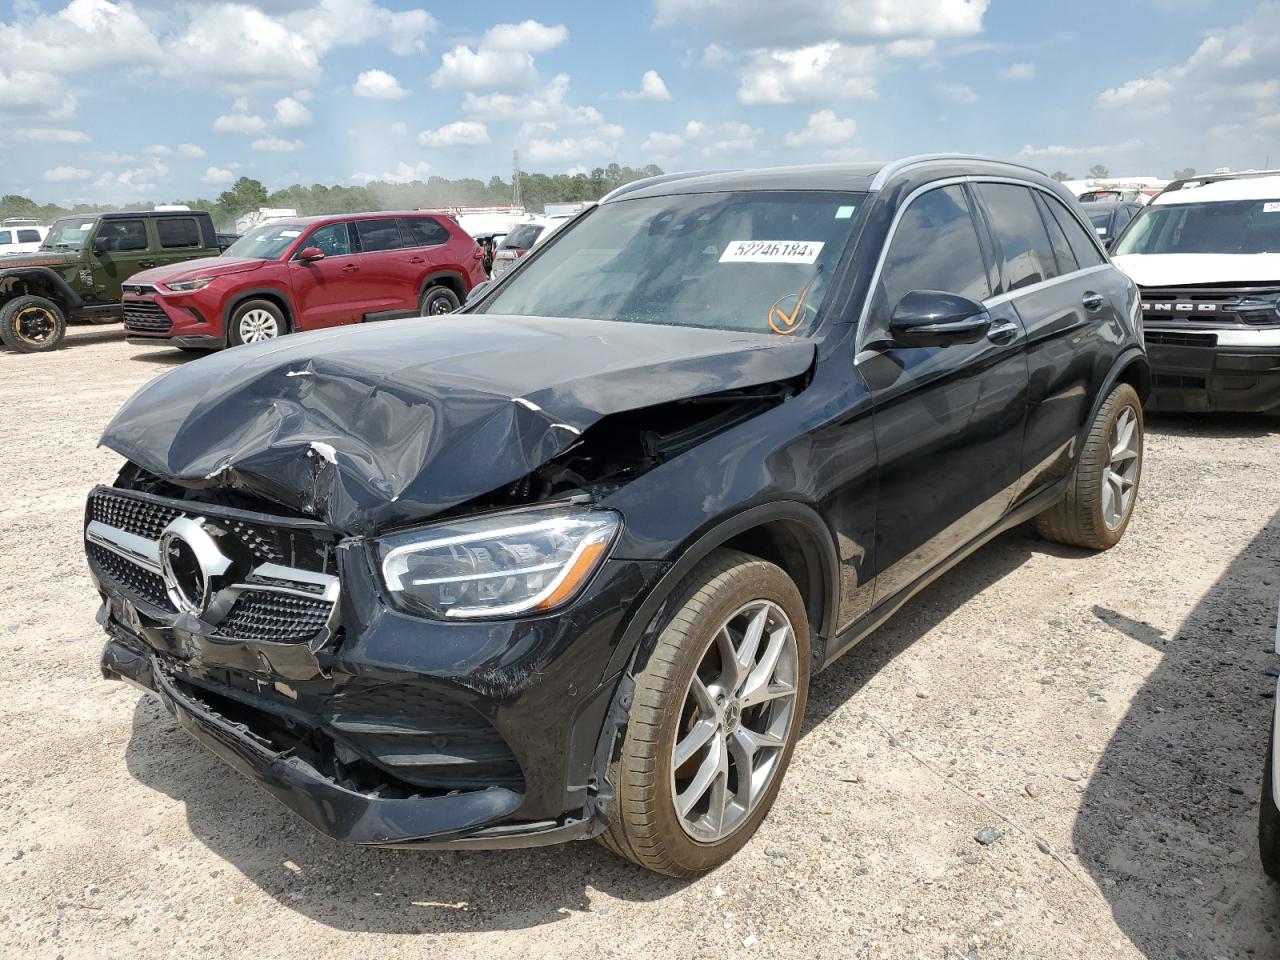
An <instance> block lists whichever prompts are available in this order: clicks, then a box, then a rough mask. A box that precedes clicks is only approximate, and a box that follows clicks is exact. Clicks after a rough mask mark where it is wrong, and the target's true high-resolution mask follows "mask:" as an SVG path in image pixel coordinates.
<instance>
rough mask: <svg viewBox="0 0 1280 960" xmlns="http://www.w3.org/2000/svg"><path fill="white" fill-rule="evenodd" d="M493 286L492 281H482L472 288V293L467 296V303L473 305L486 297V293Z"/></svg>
mask: <svg viewBox="0 0 1280 960" xmlns="http://www.w3.org/2000/svg"><path fill="white" fill-rule="evenodd" d="M491 286H493V281H492V280H482V281H480V282H479V283H477V284H476V285H475V286H474V287H472V288H471V292H470V293H468V294H467V299H466V302H467V303H472V302H473V301H475V300H479V299H480V298H481V297H483V296H484V292H485V291H486V290H488V289H489V288H490V287H491Z"/></svg>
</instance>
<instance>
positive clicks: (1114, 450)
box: [1036, 383, 1143, 550]
mask: <svg viewBox="0 0 1280 960" xmlns="http://www.w3.org/2000/svg"><path fill="white" fill-rule="evenodd" d="M1142 440H1143V422H1142V401H1141V400H1139V399H1138V394H1137V393H1136V392H1135V391H1134V389H1133V387H1131V386H1129V385H1128V384H1127V383H1120V384H1117V385H1116V386H1115V388H1114V389H1112V391H1111V393H1110V394H1108V396H1107V399H1106V400H1105V401H1104V402H1103V404H1102V407H1101V408H1100V409H1099V410H1098V414H1097V416H1096V417H1095V418H1094V421H1093V425H1092V426H1091V427H1090V428H1089V434H1088V436H1087V437H1086V438H1085V441H1084V446H1083V447H1082V448H1081V450H1080V456H1079V458H1078V459H1077V461H1076V466H1075V470H1074V471H1073V472H1072V475H1071V479H1070V481H1069V482H1068V485H1067V492H1066V494H1065V496H1063V498H1062V499H1061V500H1060V501H1058V503H1056V504H1054V505H1053V506H1052V507H1050V508H1049V509H1048V510H1046V511H1045V512H1044V513H1042V514H1040V516H1038V517H1036V529H1037V530H1038V531H1039V533H1040V536H1042V537H1044V538H1045V539H1046V540H1053V541H1055V542H1057V543H1065V544H1069V545H1070V546H1075V547H1087V548H1088V549H1091V550H1108V549H1110V548H1111V547H1114V546H1115V545H1116V544H1117V543H1119V542H1120V538H1121V537H1123V536H1124V532H1125V530H1126V529H1128V527H1129V519H1130V518H1131V517H1132V516H1133V504H1134V501H1135V500H1136V499H1137V497H1138V483H1139V481H1140V480H1141V479H1142Z"/></svg>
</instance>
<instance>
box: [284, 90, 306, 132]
mask: <svg viewBox="0 0 1280 960" xmlns="http://www.w3.org/2000/svg"><path fill="white" fill-rule="evenodd" d="M310 122H311V111H310V110H308V109H307V108H306V107H304V106H303V105H302V101H301V100H299V99H298V98H297V97H281V98H280V99H279V100H277V101H276V123H277V124H279V125H280V126H282V127H305V126H306V125H307V124H309V123H310Z"/></svg>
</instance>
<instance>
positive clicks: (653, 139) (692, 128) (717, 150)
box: [640, 120, 764, 163]
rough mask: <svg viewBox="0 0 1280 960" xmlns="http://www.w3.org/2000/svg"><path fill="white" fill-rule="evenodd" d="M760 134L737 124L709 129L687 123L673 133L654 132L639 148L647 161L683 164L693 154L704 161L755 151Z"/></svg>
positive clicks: (700, 124)
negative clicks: (709, 158) (705, 159)
mask: <svg viewBox="0 0 1280 960" xmlns="http://www.w3.org/2000/svg"><path fill="white" fill-rule="evenodd" d="M763 133H764V131H763V130H761V129H760V128H759V127H753V126H751V125H750V124H749V123H742V122H740V121H728V122H725V123H720V124H716V125H714V126H709V125H707V124H706V123H703V122H702V121H701V120H690V121H689V122H688V123H686V124H685V125H684V129H683V130H680V131H678V132H675V133H663V132H660V131H656V130H655V131H653V132H652V133H650V134H649V135H648V136H647V137H645V139H644V142H643V143H641V144H640V152H641V153H642V154H643V155H644V156H645V157H646V158H647V159H651V160H659V161H665V162H668V163H670V162H685V161H686V160H687V158H689V157H690V156H692V155H695V154H696V155H698V156H701V157H704V158H705V157H717V156H721V155H724V154H732V153H744V152H747V151H752V150H755V148H756V144H757V142H758V141H759V139H760V136H761V135H762V134H763Z"/></svg>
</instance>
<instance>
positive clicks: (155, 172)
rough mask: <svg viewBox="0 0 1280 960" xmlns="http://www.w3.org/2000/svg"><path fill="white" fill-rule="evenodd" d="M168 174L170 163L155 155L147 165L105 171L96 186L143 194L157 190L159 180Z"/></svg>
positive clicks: (119, 191)
mask: <svg viewBox="0 0 1280 960" xmlns="http://www.w3.org/2000/svg"><path fill="white" fill-rule="evenodd" d="M168 175H169V166H168V164H166V163H165V162H164V161H163V160H161V159H160V158H159V157H153V158H152V159H151V163H150V164H149V165H147V166H142V167H133V168H131V169H129V170H122V171H120V172H119V173H104V174H103V175H102V176H100V177H99V178H98V179H97V180H95V181H94V186H96V187H98V188H99V189H100V190H110V191H112V192H113V193H115V194H128V195H131V196H142V195H144V194H146V193H149V192H151V191H153V190H155V189H156V183H157V181H158V180H161V179H163V178H164V177H167V176H168Z"/></svg>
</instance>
